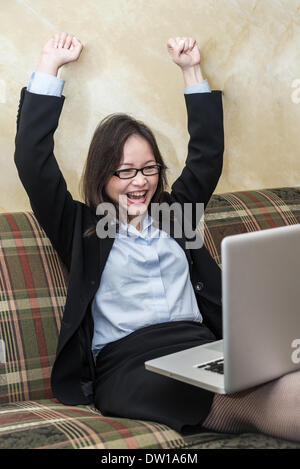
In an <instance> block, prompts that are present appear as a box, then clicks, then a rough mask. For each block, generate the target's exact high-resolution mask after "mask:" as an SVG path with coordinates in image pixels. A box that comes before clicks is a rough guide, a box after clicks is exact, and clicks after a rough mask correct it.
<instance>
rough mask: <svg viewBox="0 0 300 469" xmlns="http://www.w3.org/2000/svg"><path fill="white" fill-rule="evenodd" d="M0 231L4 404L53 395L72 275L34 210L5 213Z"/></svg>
mask: <svg viewBox="0 0 300 469" xmlns="http://www.w3.org/2000/svg"><path fill="white" fill-rule="evenodd" d="M0 233H1V242H0V339H1V343H0V347H1V354H0V355H1V356H2V363H0V403H4V402H12V401H23V400H27V399H44V398H51V397H53V395H52V391H51V387H50V373H51V368H52V365H53V362H54V358H55V353H56V346H57V341H58V334H59V330H60V322H61V318H62V314H63V310H64V305H65V299H66V282H67V277H68V274H67V271H66V269H65V267H64V265H63V264H62V263H61V262H60V259H59V257H58V255H57V253H56V251H55V250H54V249H53V247H52V245H51V243H50V241H49V239H48V238H47V236H46V235H45V232H44V231H43V230H42V229H41V228H40V226H39V224H38V222H37V220H36V218H35V217H34V215H33V214H32V213H31V212H21V213H2V214H0ZM4 347H5V350H4ZM3 355H5V357H4V356H3ZM4 358H5V359H4ZM0 361H1V360H0Z"/></svg>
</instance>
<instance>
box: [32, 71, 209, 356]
mask: <svg viewBox="0 0 300 469" xmlns="http://www.w3.org/2000/svg"><path fill="white" fill-rule="evenodd" d="M64 83H65V81H64V80H61V79H60V78H57V77H54V76H53V75H49V74H47V73H42V72H33V74H32V75H31V77H30V81H29V85H28V87H27V90H28V91H29V92H31V93H37V94H49V95H54V96H58V97H60V96H61V95H62V91H63V87H64ZM202 92H208V93H209V92H211V90H210V87H209V84H208V82H207V80H204V81H202V82H201V83H197V84H195V85H192V86H189V87H185V88H184V93H185V94H190V93H202ZM141 228H142V229H141V231H138V230H137V229H136V228H135V227H134V226H133V225H132V224H130V223H129V224H121V225H120V229H119V232H117V233H116V237H115V239H114V243H113V246H112V248H111V250H110V253H109V256H108V258H107V261H106V264H105V267H104V270H103V273H102V277H101V282H100V285H99V288H98V290H97V292H96V294H95V297H94V299H93V302H92V316H93V320H94V336H93V341H92V351H93V355H94V358H95V359H96V356H97V354H98V353H99V351H100V350H101V349H102V348H103V347H104V346H105V345H106V344H108V343H109V342H112V341H115V340H118V339H120V338H122V337H124V336H127V335H128V334H130V333H131V332H133V331H135V330H136V329H139V328H141V327H145V326H147V325H151V324H156V323H161V322H169V321H188V320H189V321H196V322H202V320H203V318H202V315H201V313H200V311H199V308H198V304H197V300H196V297H195V293H194V290H193V286H192V283H191V279H190V273H189V264H188V261H187V258H186V255H185V253H184V251H183V249H182V248H181V247H180V246H179V245H178V243H177V241H175V239H173V238H172V237H171V236H169V235H168V234H167V233H166V232H164V231H162V230H159V229H158V228H156V227H155V226H154V225H153V220H152V218H151V216H150V215H149V214H148V212H146V214H145V215H144V216H143V219H142V223H141Z"/></svg>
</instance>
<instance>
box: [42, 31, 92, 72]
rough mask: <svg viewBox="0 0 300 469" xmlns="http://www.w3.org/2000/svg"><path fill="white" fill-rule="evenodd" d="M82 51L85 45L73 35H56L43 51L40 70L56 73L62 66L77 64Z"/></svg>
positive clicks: (63, 33) (64, 33)
mask: <svg viewBox="0 0 300 469" xmlns="http://www.w3.org/2000/svg"><path fill="white" fill-rule="evenodd" d="M82 49H83V45H82V44H81V42H80V41H79V40H78V39H77V38H76V37H75V36H74V35H73V34H68V33H66V32H62V33H55V34H53V36H52V37H51V38H50V39H49V40H48V41H47V42H46V44H45V45H44V47H43V49H42V52H41V57H40V62H39V68H38V70H39V71H48V70H49V72H50V73H51V71H52V72H53V73H55V71H56V72H57V70H58V69H59V67H61V66H62V65H64V64H67V63H69V62H76V60H78V58H79V56H80V54H81V51H82ZM55 74H56V73H55Z"/></svg>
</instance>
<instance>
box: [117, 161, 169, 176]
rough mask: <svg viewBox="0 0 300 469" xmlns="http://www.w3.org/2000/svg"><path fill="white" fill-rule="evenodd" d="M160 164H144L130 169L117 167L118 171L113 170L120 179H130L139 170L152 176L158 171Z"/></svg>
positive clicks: (145, 174)
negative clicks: (142, 166)
mask: <svg viewBox="0 0 300 469" xmlns="http://www.w3.org/2000/svg"><path fill="white" fill-rule="evenodd" d="M160 169H161V165H160V164H159V163H157V164H154V165H151V166H145V167H144V168H141V169H136V168H130V169H119V170H118V171H115V172H114V175H115V176H118V178H120V179H131V178H134V177H135V176H136V175H137V173H138V172H139V171H141V172H142V173H143V175H144V176H153V175H154V174H157V173H159V172H160Z"/></svg>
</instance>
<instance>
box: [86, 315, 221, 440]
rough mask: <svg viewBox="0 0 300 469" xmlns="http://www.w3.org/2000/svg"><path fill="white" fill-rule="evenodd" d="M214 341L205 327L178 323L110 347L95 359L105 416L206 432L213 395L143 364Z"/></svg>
mask: <svg viewBox="0 0 300 469" xmlns="http://www.w3.org/2000/svg"><path fill="white" fill-rule="evenodd" d="M214 340H216V338H215V336H214V335H213V333H212V332H211V331H210V330H209V329H208V328H207V327H206V326H205V325H204V324H202V323H198V322H194V321H173V322H164V323H160V324H154V325H151V326H147V327H143V328H141V329H137V330H136V331H134V332H132V333H131V334H129V335H127V336H125V337H123V338H121V339H119V340H116V341H115V342H111V343H109V344H107V345H106V346H105V347H104V348H103V349H102V350H101V351H100V352H99V354H98V356H97V359H96V386H95V406H96V407H97V408H98V409H99V410H100V411H101V413H102V414H103V415H104V416H117V417H125V418H130V419H139V420H150V421H154V422H159V423H163V424H166V425H168V426H169V427H171V428H173V429H174V430H176V431H178V432H180V433H183V434H187V433H193V432H194V431H199V430H201V424H202V422H204V420H205V418H206V417H207V415H208V414H209V411H210V408H211V405H212V401H213V397H214V393H213V392H211V391H207V390H205V389H201V388H199V387H197V386H193V385H191V384H187V383H183V382H181V381H178V380H175V379H173V378H169V377H167V376H163V375H160V374H157V373H154V372H152V371H148V370H146V369H145V365H144V362H145V361H147V360H151V359H153V358H157V357H160V356H163V355H168V354H169V353H174V352H178V351H180V350H184V349H188V348H191V347H196V346H197V345H202V344H205V343H208V342H213V341H214Z"/></svg>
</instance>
